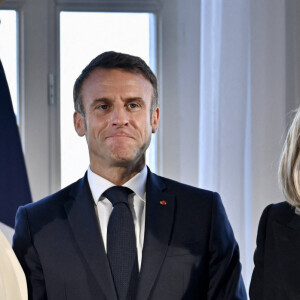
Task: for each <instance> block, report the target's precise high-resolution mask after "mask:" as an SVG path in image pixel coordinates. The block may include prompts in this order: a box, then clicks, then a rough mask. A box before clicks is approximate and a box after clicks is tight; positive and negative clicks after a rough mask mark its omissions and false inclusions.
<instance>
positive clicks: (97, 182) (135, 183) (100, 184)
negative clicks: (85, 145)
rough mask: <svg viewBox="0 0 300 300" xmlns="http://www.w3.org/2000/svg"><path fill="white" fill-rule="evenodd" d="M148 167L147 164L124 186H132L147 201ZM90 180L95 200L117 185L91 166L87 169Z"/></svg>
mask: <svg viewBox="0 0 300 300" xmlns="http://www.w3.org/2000/svg"><path fill="white" fill-rule="evenodd" d="M147 175H148V169H147V167H146V166H144V168H143V169H142V171H141V172H139V173H138V174H136V175H135V176H134V177H132V178H131V179H130V180H128V181H127V182H125V183H124V185H123V186H126V187H128V188H130V189H131V190H132V191H133V192H134V193H135V194H136V195H137V196H138V197H139V198H140V199H141V200H142V201H144V202H145V201H146V182H147ZM87 177H88V182H89V185H90V188H91V192H92V195H93V198H94V202H95V204H96V205H97V202H98V201H99V199H100V196H101V195H102V194H103V193H104V192H105V191H106V190H107V189H109V188H110V187H112V186H115V184H113V183H112V182H110V181H108V180H107V179H105V178H103V177H101V176H99V175H97V174H96V173H94V172H93V171H92V170H91V168H90V167H89V168H88V171H87Z"/></svg>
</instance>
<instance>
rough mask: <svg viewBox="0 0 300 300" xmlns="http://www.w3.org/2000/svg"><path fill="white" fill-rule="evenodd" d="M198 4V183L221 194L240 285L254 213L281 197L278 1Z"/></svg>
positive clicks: (281, 28) (281, 19)
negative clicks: (239, 269)
mask: <svg viewBox="0 0 300 300" xmlns="http://www.w3.org/2000/svg"><path fill="white" fill-rule="evenodd" d="M201 9H202V10H201V85H200V86H201V96H200V124H199V152H200V153H199V174H200V176H199V186H201V187H203V188H207V189H211V190H215V191H218V192H219V193H220V194H221V197H222V199H223V202H224V205H225V208H226V211H227V214H228V217H229V219H230V222H231V224H232V227H233V230H234V233H235V236H236V239H237V240H238V243H239V245H240V251H241V260H242V264H243V276H244V280H245V283H246V286H247V287H248V285H249V282H250V278H251V273H252V269H253V263H252V256H253V251H254V249H255V237H256V232H257V224H258V220H259V217H260V215H261V213H262V210H263V208H264V207H265V206H266V205H267V204H269V203H272V202H278V201H282V200H283V199H282V196H281V194H280V192H279V190H278V187H277V179H276V172H277V161H278V159H279V154H280V151H281V145H282V136H283V134H284V132H285V127H286V125H285V124H286V117H285V116H286V103H285V85H286V84H285V72H286V64H285V58H286V53H285V39H286V32H285V2H284V1H282V0H273V1H261V0H243V1H239V0H236V1H234V0H232V1H221V0H219V1H217V0H203V1H202V7H201Z"/></svg>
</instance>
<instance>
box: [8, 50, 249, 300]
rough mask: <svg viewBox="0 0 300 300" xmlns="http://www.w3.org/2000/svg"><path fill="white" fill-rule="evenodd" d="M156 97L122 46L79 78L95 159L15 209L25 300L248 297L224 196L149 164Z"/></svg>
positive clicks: (145, 71) (150, 80) (79, 118)
mask: <svg viewBox="0 0 300 300" xmlns="http://www.w3.org/2000/svg"><path fill="white" fill-rule="evenodd" d="M157 95H158V93H157V80H156V77H155V75H154V74H153V73H152V71H151V70H150V68H149V67H148V66H147V65H146V64H145V62H144V61H143V60H141V59H140V58H138V57H134V56H131V55H126V54H121V53H115V52H106V53H103V54H101V55H99V56H98V57H96V58H95V59H94V60H93V61H91V62H90V64H89V65H88V66H87V67H86V68H85V69H84V70H83V71H82V73H81V75H80V76H79V77H78V79H77V80H76V82H75V85H74V103H75V113H74V125H75V129H76V131H77V133H78V135H79V136H85V137H86V140H87V144H88V148H89V156H90V166H89V168H88V171H87V174H86V175H85V176H84V177H83V178H82V179H80V180H78V181H77V182H75V183H73V184H72V185H70V186H68V187H66V188H64V189H62V190H61V191H59V192H57V193H55V194H53V195H50V196H49V197H46V198H44V199H42V200H40V201H38V202H36V203H33V204H30V205H26V206H24V207H21V208H20V209H19V211H18V213H17V217H16V231H15V236H14V243H13V247H14V250H15V253H16V255H17V257H18V258H19V260H20V262H21V265H22V266H23V268H24V271H25V274H26V276H27V281H28V287H29V299H51V300H60V299H61V300H62V299H72V300H77V299H78V300H79V299H80V300H83V299H84V300H85V299H91V300H93V299H95V300H96V299H97V300H101V299H103V300H104V299H106V300H117V299H121V300H122V299H137V300H146V299H155V300H176V299H178V300H179V299H188V300H193V299H198V300H199V299H214V300H216V299H220V300H221V299H222V300H225V299H246V294H245V289H244V285H243V281H242V277H241V265H240V262H239V249H238V245H237V243H236V241H235V239H234V235H233V232H232V229H231V226H230V224H229V221H228V219H227V217H226V214H225V211H224V208H223V206H222V203H221V200H220V197H219V195H218V194H216V193H213V192H209V191H205V190H201V189H198V188H195V187H191V186H188V185H184V184H181V183H178V182H175V181H173V180H170V179H167V178H163V177H160V176H157V175H155V174H153V173H152V172H151V171H150V170H149V169H148V168H147V167H146V166H145V151H146V149H147V148H148V146H149V144H150V140H151V133H154V132H155V131H156V130H157V128H158V123H159V113H160V111H159V108H158V100H157V98H158V97H157ZM115 186H118V187H117V188H116V187H115ZM120 186H123V187H121V188H120ZM125 187H126V188H125ZM116 189H117V190H119V189H120V190H121V191H122V193H123V192H124V191H126V192H125V193H127V194H126V196H125V198H126V200H124V201H125V202H126V201H128V202H126V204H125V205H124V206H122V207H123V208H124V210H126V211H127V212H128V211H129V212H130V213H129V215H128V214H127V216H126V217H125V216H124V215H122V213H121V212H120V209H119V208H120V206H118V207H119V208H116V207H117V205H116V202H114V201H115V200H112V199H111V198H114V196H111V195H110V194H109V191H110V190H114V191H115V190H116ZM122 195H123V194H122ZM127 195H128V196H127ZM122 197H123V196H122ZM122 197H121V196H120V198H122ZM127 197H128V199H127ZM122 199H123V198H122ZM122 201H123V200H122ZM122 201H121V200H120V201H119V202H118V204H119V203H121V202H122ZM122 204H124V202H122ZM115 205H116V206H115ZM117 212H118V213H119V217H115V216H116V213H117ZM123 213H126V212H124V211H123ZM121 215H122V216H121ZM113 216H114V217H113ZM128 217H129V218H130V219H131V220H128ZM112 219H113V220H112ZM125 219H126V221H125ZM118 221H120V222H121V226H119V225H120V224H119V223H118ZM122 222H123V223H122ZM127 222H131V225H130V224H129V223H127ZM117 223H118V224H117ZM122 224H123V225H122ZM124 224H126V226H125V225H124ZM132 224H133V225H132ZM114 226H119V227H114ZM124 227H125V229H124ZM111 228H113V229H111ZM115 228H118V229H115ZM130 228H131V229H130ZM129 229H130V230H129ZM126 230H127V231H126ZM123 231H126V234H127V235H126V236H125V237H124V236H123V234H124V232H123ZM129 231H130V232H129ZM132 233H133V238H132ZM118 235H122V238H121V239H119V240H118V241H117V242H115V239H117V238H118ZM129 236H130V238H129ZM127 237H128V238H127ZM132 242H133V243H134V246H133V247H132V246H129V244H132ZM112 245H115V246H117V247H115V248H114V246H112ZM118 246H120V248H121V249H122V250H121V251H118V250H119V249H118ZM127 246H128V248H130V249H131V250H126V251H125V250H123V249H125V248H124V247H127ZM112 249H113V250H112ZM120 252H121V253H120ZM116 257H117V258H116ZM131 257H132V258H133V259H132V264H131V263H129V261H131ZM118 259H119V260H118ZM116 261H117V262H118V263H117V264H116V263H115V262H116ZM128 269H129V271H128ZM124 270H125V271H124ZM135 270H137V271H136V272H135ZM124 272H125V273H124ZM126 272H129V273H127V274H129V275H128V276H127V275H126ZM121 274H123V275H121ZM124 274H125V275H124ZM126 277H128V278H129V277H130V279H129V280H127V281H126V280H125V279H124V278H126ZM120 281H121V282H122V283H121V285H120V284H119V283H120ZM125 282H126V283H125ZM132 282H133V283H132ZM124 290H125V292H124ZM124 295H125V296H124Z"/></svg>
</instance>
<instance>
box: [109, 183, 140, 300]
mask: <svg viewBox="0 0 300 300" xmlns="http://www.w3.org/2000/svg"><path fill="white" fill-rule="evenodd" d="M130 193H132V191H131V190H130V189H129V188H126V187H122V186H114V187H111V188H109V189H108V190H107V191H106V192H105V193H104V196H105V197H106V198H107V199H108V200H109V201H110V202H111V203H112V205H113V207H114V208H113V211H112V213H111V216H110V218H109V222H108V227H107V257H108V261H109V264H110V268H111V272H112V276H113V279H114V283H115V287H116V291H117V294H118V299H119V300H134V299H135V293H136V287H137V281H138V273H139V271H138V260H137V250H136V238H135V229H134V223H133V217H132V213H131V210H130V208H129V205H128V195H129V194H130Z"/></svg>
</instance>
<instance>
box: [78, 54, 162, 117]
mask: <svg viewBox="0 0 300 300" xmlns="http://www.w3.org/2000/svg"><path fill="white" fill-rule="evenodd" d="M98 68H103V69H122V70H126V71H128V72H132V73H136V74H141V75H143V76H144V77H145V78H146V79H147V80H149V82H150V83H151V85H152V87H153V95H152V103H151V111H152V112H153V111H154V110H155V108H156V107H157V106H158V91H157V78H156V76H155V75H154V73H153V72H152V70H151V69H150V68H149V66H148V65H147V64H146V63H145V61H144V60H142V59H141V58H140V57H138V56H133V55H129V54H124V53H118V52H114V51H108V52H104V53H102V54H100V55H98V56H97V57H95V58H94V59H93V60H92V61H91V62H90V63H89V64H88V65H87V66H86V67H85V68H84V69H83V70H82V72H81V74H80V75H79V77H78V78H77V79H76V81H75V84H74V88H73V99H74V108H75V111H77V112H79V113H81V114H82V115H83V116H84V107H83V103H82V97H81V94H80V93H81V88H82V85H83V83H84V81H85V80H86V79H87V78H88V76H89V75H90V74H91V72H92V71H94V70H95V69H98Z"/></svg>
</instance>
